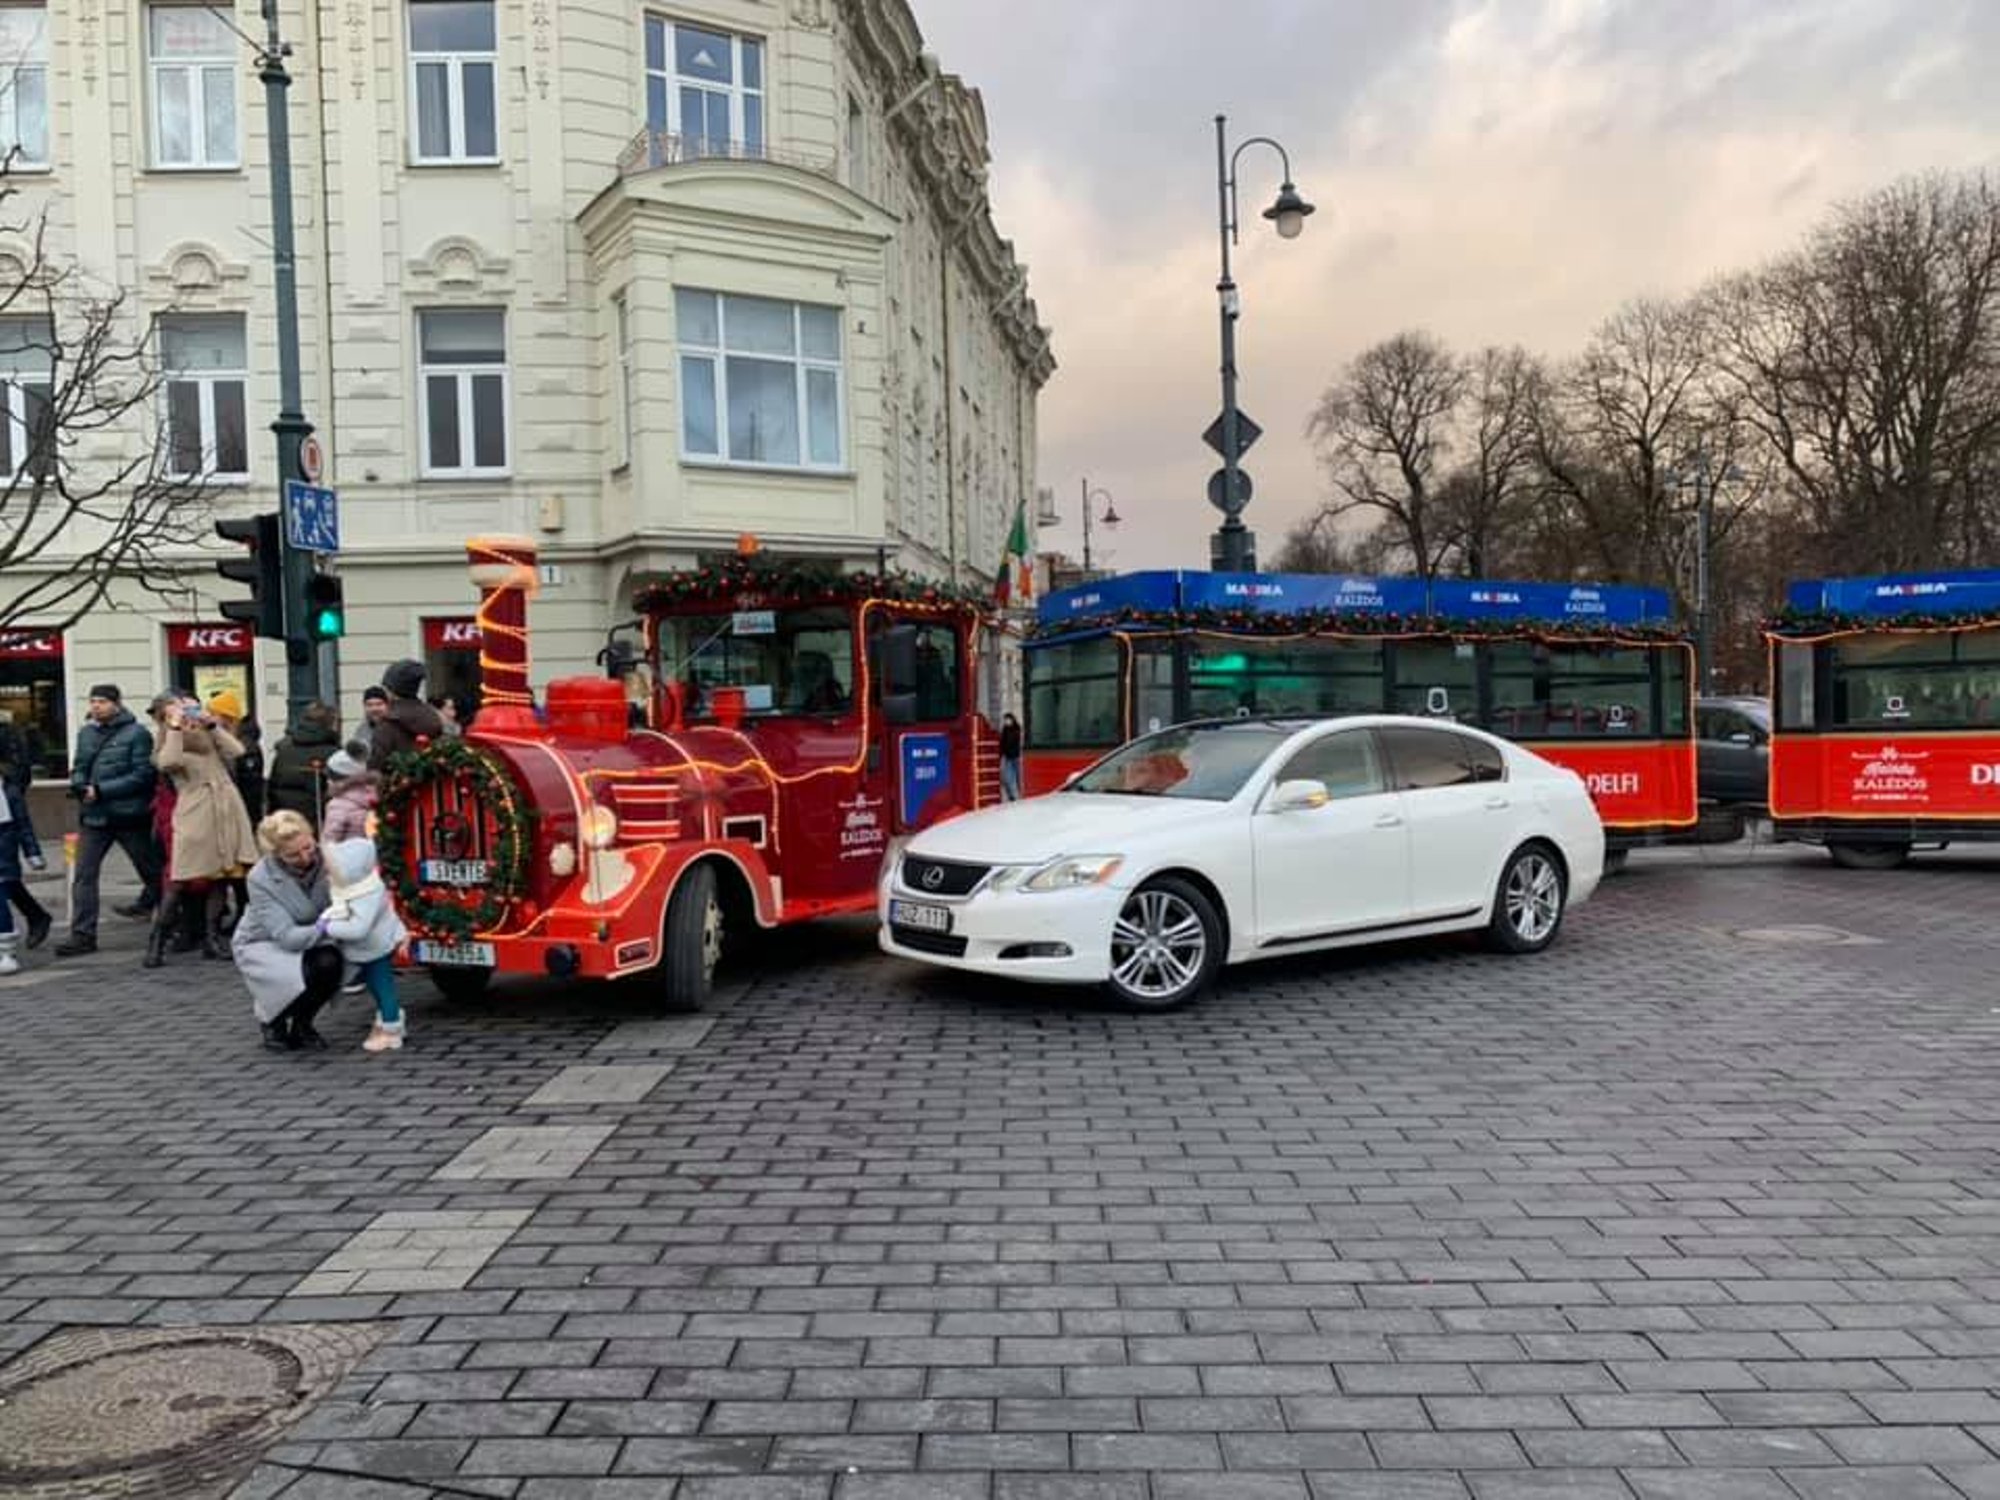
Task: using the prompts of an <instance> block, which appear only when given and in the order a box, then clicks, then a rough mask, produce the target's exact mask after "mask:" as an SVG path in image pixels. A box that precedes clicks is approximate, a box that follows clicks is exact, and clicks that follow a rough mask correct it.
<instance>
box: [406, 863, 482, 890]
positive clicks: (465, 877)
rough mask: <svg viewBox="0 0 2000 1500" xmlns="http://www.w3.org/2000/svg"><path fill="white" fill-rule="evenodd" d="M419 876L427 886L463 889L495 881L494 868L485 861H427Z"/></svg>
mask: <svg viewBox="0 0 2000 1500" xmlns="http://www.w3.org/2000/svg"><path fill="white" fill-rule="evenodd" d="M417 874H418V876H419V877H420V878H421V879H422V880H423V883H424V884H425V885H455V886H459V887H461V888H463V887H467V886H475V885H490V884H491V883H492V881H493V866H492V864H491V862H490V861H487V860H483V859H427V860H425V861H424V862H423V864H422V865H421V866H419V868H418V871H417Z"/></svg>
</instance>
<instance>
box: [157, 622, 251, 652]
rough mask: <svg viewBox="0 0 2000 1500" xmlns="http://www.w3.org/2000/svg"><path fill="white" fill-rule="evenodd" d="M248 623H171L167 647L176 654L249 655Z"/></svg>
mask: <svg viewBox="0 0 2000 1500" xmlns="http://www.w3.org/2000/svg"><path fill="white" fill-rule="evenodd" d="M252 644H253V643H252V640H251V635H250V627H249V626H248V625H169V626H168V627H167V650H168V651H170V652H171V653H173V654H174V655H175V656H248V655H249V654H250V652H251V649H252Z"/></svg>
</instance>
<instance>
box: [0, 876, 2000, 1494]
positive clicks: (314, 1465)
mask: <svg viewBox="0 0 2000 1500" xmlns="http://www.w3.org/2000/svg"><path fill="white" fill-rule="evenodd" d="M1739 854H1740V851H1731V852H1730V853H1728V854H1718V855H1713V856H1709V857H1702V856H1698V855H1663V856H1641V857H1639V858H1637V859H1635V860H1634V862H1633V867H1632V869H1631V870H1630V872H1628V874H1627V875H1625V876H1623V877H1621V878H1619V879H1617V880H1614V881H1613V882H1611V883H1609V884H1608V885H1607V886H1606V888H1605V889H1604V891H1603V893H1602V894H1601V896H1600V898H1599V900H1598V901H1597V902H1595V903H1593V904H1592V905H1591V906H1589V907H1587V908H1584V909H1582V910H1580V911H1579V912H1578V913H1576V915H1575V917H1574V918H1573V920H1572V923H1571V925H1570V927H1569V929H1568V931H1567V932H1566V933H1565V934H1564V936H1563V939H1562V941H1561V942H1560V943H1559V944H1558V945H1557V947H1556V948H1555V949H1553V950H1551V951H1550V952H1549V953H1548V954H1546V955H1544V956H1542V957H1539V958H1534V959H1504V958H1498V957H1493V956H1489V955H1487V954H1485V953H1483V952H1481V951H1479V950H1478V949H1476V948H1474V947H1472V946H1469V945H1465V944H1460V943H1444V944H1431V945H1423V946H1405V947H1400V948H1394V949H1390V950H1386V951H1376V952H1371V953H1367V954H1355V955H1345V956H1339V957H1334V958H1330V959H1327V958H1320V959H1300V960H1292V961H1288V962H1285V963H1283V964H1280V965H1273V966H1269V967H1263V968H1255V969H1249V970H1241V971H1237V972H1236V973H1235V974H1234V975H1233V976H1231V977H1230V978H1229V979H1228V981H1227V982H1226V985H1225V987H1224V989H1223V990H1222V991H1221V992H1220V993H1219V994H1217V995H1216V996H1214V997H1213V998H1212V999H1211V1000H1210V1001H1209V1002H1208V1003H1206V1004H1204V1005H1203V1006H1201V1007H1199V1008H1197V1009H1195V1010H1192V1011H1189V1012H1185V1013H1182V1014H1178V1015H1171V1016H1134V1015H1127V1014H1123V1013H1120V1012H1117V1011H1114V1010H1110V1009H1107V1008H1103V1007H1101V1006H1098V1005H1095V1004H1093V1003H1090V1002H1088V1001H1082V1000H1079V999H1078V998H1076V997H1074V996H1070V995H1066V994H1061V993H1052V992H1043V991H1023V990H1016V989H1012V988H1009V987H1005V986H999V985H989V984H983V983H975V982H968V981H966V980H964V979H961V978H957V977H952V976H946V975H940V974H934V973H929V972H922V971H916V970H911V969H905V968H901V967H898V966H896V965H893V964H891V963H889V962H887V961H886V960H883V959H881V958H880V957H879V956H877V955H875V954H874V953H873V951H872V949H871V946H870V937H869V934H868V933H867V931H866V930H865V929H862V928H858V927H855V926H851V925H832V926H823V927H820V928H817V929H813V930H810V931H801V932H797V933H791V934H785V935H783V936H781V937H779V938H776V939H773V940H771V941H769V942H767V943H765V944H762V945H761V946H762V947H763V948H764V949H765V950H766V951H765V952H764V953H763V954H762V955H761V958H762V966H761V968H760V969H759V970H758V971H757V972H756V973H755V974H754V976H751V977H749V978H748V979H747V980H746V981H745V982H744V983H742V984H740V985H739V986H738V987H737V989H736V991H735V992H734V993H732V994H731V995H729V996H726V997H725V1000H724V1002H723V1003H722V1004H721V1005H720V1006H718V1007H717V1009H716V1010H715V1011H714V1012H713V1013H712V1014H711V1015H706V1016H702V1017H694V1018H687V1017H679V1018H669V1019H666V1020H661V1021H650V1022H649V1021H645V1020H643V1016H644V1007H643V1003H642V1002H643V998H644V997H643V995H640V996H631V995H624V994H620V993H616V992H614V991H610V990H604V989H596V990H592V989H568V990H562V989H557V988H554V987H550V986H535V987H527V988H524V989H522V990H520V991H515V992H507V991H502V992H500V993H497V994H496V995H495V996H494V997H492V998H490V999H489V1000H488V1001H485V1002H482V1003H480V1004H478V1005H466V1004H460V1005H453V1004H448V1003H446V1002H444V1001H443V1000H441V999H439V998H438V997H437V996H436V995H435V994H434V993H433V992H432V990H431V988H430V986H429V985H428V983H427V982H425V981H423V980H421V979H416V978H411V979H408V980H406V981H405V988H406V993H407V995H408V998H409V1000H410V1011H411V1042H410V1046H409V1047H408V1049H407V1050H405V1051H404V1052H403V1053H401V1054H399V1055H389V1056H382V1057H368V1056H365V1055H363V1054H362V1053H360V1052H359V1051H358V1050H357V1045H358V1043H359V1041H360V1039H361V1036H362V1034H363V1031H364V1030H365V1026H366V1016H365V1013H364V1010H363V1007H362V1005H361V1003H360V1002H359V1001H358V1000H347V1001H344V1002H343V1003H342V1005H341V1007H340V1009H339V1010H338V1011H337V1012H336V1013H335V1014H334V1016H333V1018H332V1021H331V1024H329V1025H328V1026H327V1028H326V1029H327V1031H328V1033H329V1035H330V1036H331V1037H332V1039H333V1040H334V1043H335V1050H334V1051H332V1052H330V1053H326V1054H322V1055H306V1056H298V1057H271V1056H268V1055H266V1054H264V1053H263V1052H261V1051H259V1050H258V1049H257V1046H256V1035H255V1029H254V1027H253V1026H252V1025H251V1024H250V1021H249V1017H248V1013H247V1004H246V1003H245V1001H244V1000H243V999H242V997H241V995H240V993H239V991H238V989H237V986H236V983H235V980H234V977H233V975H231V974H230V973H229V972H228V970H227V969H226V967H225V966H222V965H219V964H213V963H210V964H203V963H201V962H199V961H198V960H190V959H182V960H178V961H176V962H175V963H174V964H173V965H171V966H170V967H169V968H168V969H166V970H165V971H164V972H162V973H160V974H158V975H151V976H142V974H141V973H140V972H139V971H138V970H137V969H136V967H135V961H136V955H137V948H136V941H137V928H136V927H135V926H133V925H132V924H125V925H124V926H122V927H114V926H113V925H111V924H115V923H116V922H117V919H115V918H110V917H107V919H106V921H107V928H106V934H107V937H110V938H115V939H116V941H117V943H118V944H119V946H118V947H116V948H113V949H107V951H106V952H104V953H101V954H99V955H97V956H96V957H95V958H93V959H90V960H86V961H82V962H78V963H73V964H63V965H51V964H48V963H47V962H45V961H44V962H38V963H37V965H36V966H35V967H34V968H33V969H32V970H31V971H30V972H29V973H28V974H26V975H24V976H22V977H21V978H19V979H17V980H13V981H0V1016H4V1025H5V1028H6V1029H5V1052H4V1056H5V1060H6V1081H5V1084H4V1086H0V1172H3V1173H4V1175H0V1320H4V1321H0V1351H12V1350H18V1349H21V1348H25V1347H27V1346H29V1345H31V1344H33V1343H34V1342H36V1341H37V1340H39V1339H41V1338H42V1337H44V1336H45V1335H47V1334H48V1333H49V1332H50V1331H51V1330H53V1329H55V1328H57V1327H60V1326H64V1325H76V1324H85V1323H105V1324H131V1325H159V1324H172V1323H183V1322H186V1323H198V1324H204V1325H216V1324H237V1323H257V1322H263V1323H270V1322H279V1321H310V1322H339V1323H347V1324H352V1323H356V1322H367V1321H373V1320H386V1321H387V1322H389V1324H390V1326H391V1329H392V1332H391V1335H390V1339H389V1341H388V1342H386V1343H385V1344H383V1345H381V1346H380V1347H378V1348H377V1349H376V1350H375V1352H374V1353H373V1354H372V1355H370V1356H369V1357H368V1358H367V1359H366V1361H365V1362H364V1363H363V1364H362V1365H361V1366H359V1368H358V1371H357V1372H356V1373H354V1374H352V1375H350V1376H348V1377H347V1378H346V1379H345V1380H344V1381H342V1382H341V1384H340V1385H339V1386H338V1387H337V1389H336V1390H335V1391H334V1393H333V1394H332V1395H331V1396H330V1397H329V1398H328V1399H326V1400H325V1401H323V1402H322V1403H321V1404H319V1405H318V1406H317V1407H315V1408H314V1409H313V1410H312V1411H310V1412H309V1413H308V1414H307V1415H306V1417H305V1418H304V1420H303V1421H302V1422H301V1423H300V1425H298V1426H297V1427H296V1428H294V1429H293V1431H292V1433H291V1435H290V1437H289V1439H288V1440H287V1441H286V1442H284V1443H283V1445H282V1446H279V1447H277V1448H275V1449H272V1450H270V1451H269V1452H268V1453H267V1454H266V1456H265V1461H264V1462H263V1464H262V1465H261V1467H259V1468H258V1469H257V1470H256V1472H255V1473H254V1474H253V1475H252V1476H251V1477H250V1478H249V1479H248V1480H247V1481H246V1483H245V1484H244V1486H243V1487H242V1489H241V1490H239V1492H238V1493H239V1494H241V1495H245V1496H256V1497H265V1496H272V1495H277V1494H283V1495H284V1496H285V1497H286V1500H323V1497H327V1496H353V1497H381V1500H397V1497H407V1496H411V1495H417V1494H424V1493H437V1494H445V1495H461V1494H474V1495H502V1496H509V1495H517V1496H520V1497H522V1500H555V1497H559V1496H602V1497H635V1500H636V1497H642V1496H643V1497H647V1500H658V1497H663V1496H668V1495H672V1496H673V1497H674V1500H723V1497H728V1500H780V1497H787V1500H788V1497H811V1500H889V1497H907V1500H917V1497H922V1500H933V1497H935V1500H957V1497H982V1500H1030V1497H1036V1500H1040V1497H1072V1496H1074V1497H1085V1496H1088V1497H1108V1500H1128V1497H1129V1500H1177V1497H1191V1500H1192V1497H1200V1500H1229V1497H1239V1496H1240V1497H1259V1500H1262V1497H1304V1496H1315V1497H1335V1496H1337V1497H1340V1500H1367V1497H1395V1500H1430V1497H1447V1496H1448V1497H1467V1496H1475V1497H1478V1500H1514V1497H1522V1496H1565V1497H1586V1496H1619V1497H1626V1500H1631V1497H1643V1500H1687V1497H1696V1496H1716V1497H1728V1500H1765V1497H1772V1500H1776V1497H1804V1500H1845V1497H1863V1496H1866V1497H1874V1496H1886V1497H1897V1500H1929V1497H1933V1496H1935V1497H1948V1496H1971V1497H1992V1496H2000V1087H1996V1085H2000V1050H1996V1048H2000V980H1996V977H1995V976H1996V974H2000V860H1987V861H1973V860H1960V859H1957V858H1955V857H1947V858H1946V859H1944V860H1940V861H1935V862H1931V863H1928V864H1925V865H1920V866H1916V867H1913V868H1910V869H1907V870H1904V871H1900V872H1895V873H1890V874H1881V875H1869V874H1858V873H1843V872H1839V871H1835V870H1833V869H1832V868H1831V867H1829V866H1827V865H1826V864H1825V863H1824V861H1823V859H1822V858H1821V857H1819V856H1816V855H1812V854H1809V853H1803V852H1792V851H1771V850H1765V851H1762V852H1761V853H1759V854H1758V855H1757V857H1755V858H1745V857H1738V856H1739ZM1807 928H1821V929H1832V931H1813V930H1802V929H1807ZM42 957H43V955H37V958H38V959H41V958H42ZM397 1288H405V1289H397Z"/></svg>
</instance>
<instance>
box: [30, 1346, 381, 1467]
mask: <svg viewBox="0 0 2000 1500" xmlns="http://www.w3.org/2000/svg"><path fill="white" fill-rule="evenodd" d="M385 1332H386V1330H383V1329H380V1328H374V1327H370V1326H368V1325H365V1324H284V1325H281V1326H275V1327H271V1328H236V1329H206V1328H160V1329H123V1328H79V1329H72V1330H70V1331H68V1332H65V1333H58V1334H56V1335H54V1336H52V1337H50V1338H47V1339H44V1340H43V1341H42V1342H41V1343H40V1344H38V1345H36V1346H35V1347H34V1348H33V1349H31V1350H29V1351H28V1352H27V1353H26V1354H24V1355H22V1356H21V1357H20V1358H19V1359H17V1360H15V1361H14V1362H13V1363H12V1364H10V1365H8V1366H7V1367H6V1368H5V1369H4V1370H0V1494H5V1495H8V1496H20V1497H23V1500H29V1497H32V1500H71V1497H82V1496H93V1497H95V1496H107V1497H109V1496H132V1497H137V1496H159V1497H165V1496H187V1497H194V1496H205V1495H217V1494H222V1493H224V1492H226V1491H227V1489H228V1488H229V1487H230V1486H231V1485H232V1484H233V1483H234V1482H235V1481H236V1480H238V1479H240V1478H241V1477H242V1475H243V1473H244V1472H245V1471H247V1470H248V1469H249V1468H250V1467H251V1466H252V1465H253V1464H254V1463H255V1462H256V1459H257V1456H258V1455H259V1454H260V1453H262V1452H263V1451H264V1450H265V1449H266V1448H268V1447H270V1446H271V1445H272V1444H273V1443H275V1442H276V1441H277V1440H278V1439H279V1437H281V1436H282V1435H283V1433H284V1430H285V1429H286V1428H287V1427H289V1426H290V1425H291V1424H292V1423H293V1422H295V1421H297V1420H298V1419H299V1417H300V1416H302V1415H303V1414H304V1413H305V1410H306V1408H307V1407H308V1406H310V1405H311V1403H312V1402H314V1401H316V1400H317V1399H318V1398H319V1397H321V1396H322V1395H324V1394H325V1393H326V1392H327V1391H328V1390H330V1389H331V1388H332V1387H333V1385H334V1384H335V1383H336V1382H337V1381H338V1380H339V1379H340V1378H341V1377H342V1376H343V1375H345V1374H346V1373H347V1371H348V1370H350V1369H352V1368H353V1366H354V1365H355V1363H356V1362H357V1361H358V1360H360V1358H361V1357H362V1356H363V1355H364V1354H366V1353H367V1352H368V1351H369V1350H370V1349H372V1348H373V1347H374V1346H375V1345H376V1344H377V1343H378V1342H380V1341H381V1339H382V1338H383V1337H384V1335H385Z"/></svg>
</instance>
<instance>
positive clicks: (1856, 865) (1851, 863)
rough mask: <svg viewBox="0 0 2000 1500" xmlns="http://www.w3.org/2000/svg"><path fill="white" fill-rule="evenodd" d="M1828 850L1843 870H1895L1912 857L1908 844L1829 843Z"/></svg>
mask: <svg viewBox="0 0 2000 1500" xmlns="http://www.w3.org/2000/svg"><path fill="white" fill-rule="evenodd" d="M1826 852H1827V853H1828V854H1830V855H1832V856H1833V862H1834V863H1835V864H1837V865H1839V866H1840V868H1841V869H1843V870H1895V869H1899V868H1901V867H1902V866H1903V865H1904V864H1906V863H1908V862H1909V858H1910V846H1909V845H1908V844H1828V845H1827V846H1826Z"/></svg>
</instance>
